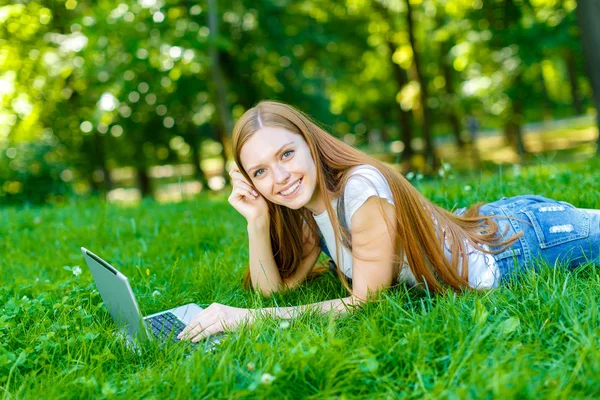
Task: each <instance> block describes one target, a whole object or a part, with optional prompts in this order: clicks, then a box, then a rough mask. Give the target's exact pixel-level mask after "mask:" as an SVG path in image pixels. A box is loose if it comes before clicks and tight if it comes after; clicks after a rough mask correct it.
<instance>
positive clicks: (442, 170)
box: [438, 168, 446, 177]
mask: <svg viewBox="0 0 600 400" xmlns="http://www.w3.org/2000/svg"><path fill="white" fill-rule="evenodd" d="M438 175H439V176H441V177H443V176H444V175H446V171H444V169H443V168H440V169H439V170H438Z"/></svg>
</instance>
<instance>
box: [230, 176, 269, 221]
mask: <svg viewBox="0 0 600 400" xmlns="http://www.w3.org/2000/svg"><path fill="white" fill-rule="evenodd" d="M229 176H231V184H232V186H233V190H232V191H231V195H230V196H229V199H228V201H229V204H231V205H232V206H233V208H235V209H236V210H237V211H238V212H239V213H240V214H242V215H243V216H244V218H246V220H247V221H248V222H251V221H255V220H258V219H260V218H268V217H269V207H268V206H267V201H266V200H265V199H264V197H262V196H261V194H260V193H258V191H257V190H256V189H255V188H254V186H252V184H251V183H250V182H248V181H247V180H246V178H245V177H244V175H242V173H241V172H240V170H239V168H238V166H237V165H235V164H234V165H233V168H231V171H229Z"/></svg>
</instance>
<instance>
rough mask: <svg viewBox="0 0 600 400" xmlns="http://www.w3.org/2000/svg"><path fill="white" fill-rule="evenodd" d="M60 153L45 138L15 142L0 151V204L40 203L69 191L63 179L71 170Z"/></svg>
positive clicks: (69, 174)
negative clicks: (35, 140) (43, 139)
mask: <svg viewBox="0 0 600 400" xmlns="http://www.w3.org/2000/svg"><path fill="white" fill-rule="evenodd" d="M63 153H64V149H63V148H62V147H55V146H53V144H52V143H51V142H50V143H48V142H47V141H45V142H42V141H39V142H24V143H19V144H16V145H15V146H13V147H11V148H9V149H7V150H6V151H5V152H2V153H0V204H11V203H12V204H15V203H16V204H24V203H31V204H43V203H45V202H47V201H51V200H53V199H57V198H60V197H63V198H64V197H65V196H67V195H69V194H70V193H71V189H70V188H69V186H67V183H66V182H65V181H66V180H71V179H73V173H72V172H71V170H69V169H68V168H67V166H66V165H65V162H64V161H63V160H62V158H63V155H64V154H63ZM9 155H10V157H9Z"/></svg>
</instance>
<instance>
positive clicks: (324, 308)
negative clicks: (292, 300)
mask: <svg viewBox="0 0 600 400" xmlns="http://www.w3.org/2000/svg"><path fill="white" fill-rule="evenodd" d="M360 304H362V301H360V300H359V299H357V298H355V297H352V296H349V297H344V298H342V299H334V300H326V301H321V302H318V303H312V304H303V305H300V306H292V307H264V308H259V309H256V310H250V311H251V312H254V313H255V316H258V315H262V316H270V317H276V318H285V319H288V318H296V317H297V316H299V315H300V314H302V313H304V312H306V311H308V310H312V309H316V310H318V311H320V312H323V313H327V312H329V311H331V310H333V311H334V313H336V314H343V313H346V312H347V311H352V309H353V307H355V306H359V305H360Z"/></svg>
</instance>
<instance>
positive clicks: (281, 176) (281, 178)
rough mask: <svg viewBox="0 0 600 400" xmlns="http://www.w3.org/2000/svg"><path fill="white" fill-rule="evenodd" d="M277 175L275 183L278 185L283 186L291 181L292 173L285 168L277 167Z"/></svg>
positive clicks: (275, 171)
mask: <svg viewBox="0 0 600 400" xmlns="http://www.w3.org/2000/svg"><path fill="white" fill-rule="evenodd" d="M274 173H275V181H276V182H277V183H278V184H282V183H286V182H287V180H288V179H290V176H291V175H290V173H289V172H287V171H286V169H285V168H282V167H279V166H278V167H275V170H274Z"/></svg>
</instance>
